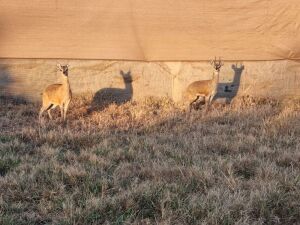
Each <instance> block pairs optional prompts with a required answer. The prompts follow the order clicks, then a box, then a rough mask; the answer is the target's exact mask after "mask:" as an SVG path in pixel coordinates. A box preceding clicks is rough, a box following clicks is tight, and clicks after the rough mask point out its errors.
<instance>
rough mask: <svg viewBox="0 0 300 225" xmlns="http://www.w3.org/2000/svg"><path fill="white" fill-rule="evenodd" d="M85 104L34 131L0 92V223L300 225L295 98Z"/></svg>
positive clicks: (26, 115)
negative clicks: (200, 104) (203, 104)
mask: <svg viewBox="0 0 300 225" xmlns="http://www.w3.org/2000/svg"><path fill="white" fill-rule="evenodd" d="M90 100H91V98H90V97H85V98H83V97H81V98H76V99H74V101H73V102H72V104H71V106H70V111H69V113H68V122H67V123H66V124H63V123H62V122H61V121H60V120H59V119H58V110H57V113H55V115H54V116H55V118H57V119H55V120H53V121H48V119H45V121H44V123H43V124H42V125H41V126H39V124H38V123H37V117H38V110H39V107H40V106H39V105H37V104H32V103H26V102H23V101H18V100H13V99H8V98H5V97H2V98H1V99H0V104H1V105H0V129H1V134H0V224H4V225H6V224H11V225H21V224H30V225H32V224H216V225H217V224H238V225H240V224H300V101H299V100H298V101H296V100H295V101H289V102H286V103H284V104H283V103H279V102H277V101H274V100H266V99H250V98H243V99H240V100H237V101H235V102H234V103H232V104H231V105H227V106H214V107H212V109H211V110H210V111H209V112H208V113H207V114H205V113H204V112H203V111H194V112H192V113H191V114H186V113H185V112H183V111H182V110H180V108H179V107H177V106H176V104H174V103H173V102H172V101H169V100H168V99H153V98H148V99H145V100H144V101H140V102H128V103H126V104H123V105H120V106H117V105H114V104H112V105H109V106H108V107H107V108H105V109H104V110H102V111H94V112H91V113H87V109H88V106H89V102H90ZM45 117H46V114H45Z"/></svg>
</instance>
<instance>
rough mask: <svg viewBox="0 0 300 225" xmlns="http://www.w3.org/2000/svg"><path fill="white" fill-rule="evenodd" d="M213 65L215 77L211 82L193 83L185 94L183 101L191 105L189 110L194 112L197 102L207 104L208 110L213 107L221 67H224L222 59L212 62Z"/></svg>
mask: <svg viewBox="0 0 300 225" xmlns="http://www.w3.org/2000/svg"><path fill="white" fill-rule="evenodd" d="M211 65H212V66H213V68H214V72H213V77H212V79H211V80H200V81H195V82H193V83H191V84H190V85H189V86H188V87H187V88H186V90H185V92H184V94H183V98H184V99H183V100H184V101H185V102H188V103H189V110H190V111H191V110H192V107H193V104H194V103H196V102H197V101H199V100H201V101H204V102H205V104H206V110H207V109H208V108H209V106H210V105H211V102H212V100H213V98H214V97H215V95H216V94H217V88H218V83H219V73H220V69H221V67H222V66H223V65H224V63H222V61H221V58H219V60H217V59H216V58H215V60H212V61H211Z"/></svg>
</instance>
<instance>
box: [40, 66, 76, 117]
mask: <svg viewBox="0 0 300 225" xmlns="http://www.w3.org/2000/svg"><path fill="white" fill-rule="evenodd" d="M57 68H58V69H59V70H60V71H61V77H62V83H61V84H51V85H49V86H48V87H46V89H45V90H44V91H43V104H42V108H41V110H40V113H39V121H41V118H42V114H43V112H44V111H45V110H46V111H47V112H48V115H49V118H50V119H52V116H51V113H50V111H51V109H54V108H55V107H57V106H59V107H60V112H61V117H62V118H63V121H65V120H66V116H67V111H68V107H69V103H70V101H71V98H72V92H71V87H70V83H69V78H68V70H69V65H65V66H62V65H60V64H57Z"/></svg>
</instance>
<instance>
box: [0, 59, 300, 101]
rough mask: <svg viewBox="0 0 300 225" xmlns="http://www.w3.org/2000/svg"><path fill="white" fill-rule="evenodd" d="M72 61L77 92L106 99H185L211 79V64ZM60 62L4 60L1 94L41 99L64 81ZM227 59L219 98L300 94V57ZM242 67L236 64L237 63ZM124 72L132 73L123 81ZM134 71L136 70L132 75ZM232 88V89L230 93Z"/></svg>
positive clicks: (0, 74) (72, 80) (0, 64)
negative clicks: (200, 83) (197, 85)
mask: <svg viewBox="0 0 300 225" xmlns="http://www.w3.org/2000/svg"><path fill="white" fill-rule="evenodd" d="M60 62H61V63H69V64H70V71H69V78H70V83H71V87H72V90H73V92H74V94H85V93H92V94H93V95H95V96H96V97H99V98H100V99H99V100H101V99H102V97H106V96H107V95H112V97H114V98H115V100H116V99H122V100H123V99H124V100H131V99H133V100H137V99H141V98H144V97H146V96H157V97H170V98H172V99H173V100H175V101H179V100H180V99H181V96H182V92H183V90H184V89H185V88H186V87H187V86H188V85H189V84H190V83H191V82H193V81H195V80H205V79H210V78H211V76H212V68H211V65H210V64H209V63H208V62H195V63H188V62H186V63H181V62H124V61H103V60H60ZM56 63H57V60H41V59H40V60H29V59H19V60H16V59H10V60H0V94H2V95H3V94H4V95H11V96H15V97H22V98H24V99H25V100H30V101H39V100H40V99H41V95H40V94H41V92H42V90H43V89H44V88H45V87H46V86H47V85H49V84H52V83H55V82H60V77H59V74H58V73H57V70H56ZM243 65H244V69H241V66H240V64H237V65H236V62H235V61H226V62H225V65H224V67H222V69H221V73H220V82H219V88H218V98H219V99H220V98H225V97H234V96H241V95H251V96H262V97H275V98H286V97H297V98H300V61H288V60H281V61H263V62H249V61H244V62H243ZM235 66H236V67H235ZM120 71H123V72H124V74H127V75H128V74H129V76H130V79H128V77H127V80H126V79H123V77H122V75H121V74H120ZM129 71H130V73H128V72H129ZM226 86H227V89H228V90H229V91H230V92H225V91H224V90H226Z"/></svg>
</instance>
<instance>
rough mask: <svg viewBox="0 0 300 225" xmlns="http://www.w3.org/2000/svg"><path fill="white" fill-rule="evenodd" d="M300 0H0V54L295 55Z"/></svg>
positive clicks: (298, 55) (299, 54) (299, 49)
mask: <svg viewBox="0 0 300 225" xmlns="http://www.w3.org/2000/svg"><path fill="white" fill-rule="evenodd" d="M299 12H300V1H299V0H286V1H283V0H247V1H241V0H209V1H208V0H189V1H182V0H121V1H120V0H90V1H82V0H30V1H23V0H9V1H0V57H2V58H77V59H78V58H81V59H125V60H126V59H127V60H156V61H163V60H166V61H176V60H179V61H184V60H195V61H198V60H208V59H210V58H211V57H213V56H215V55H217V56H222V57H223V58H224V59H226V60H276V59H300V13H299Z"/></svg>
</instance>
